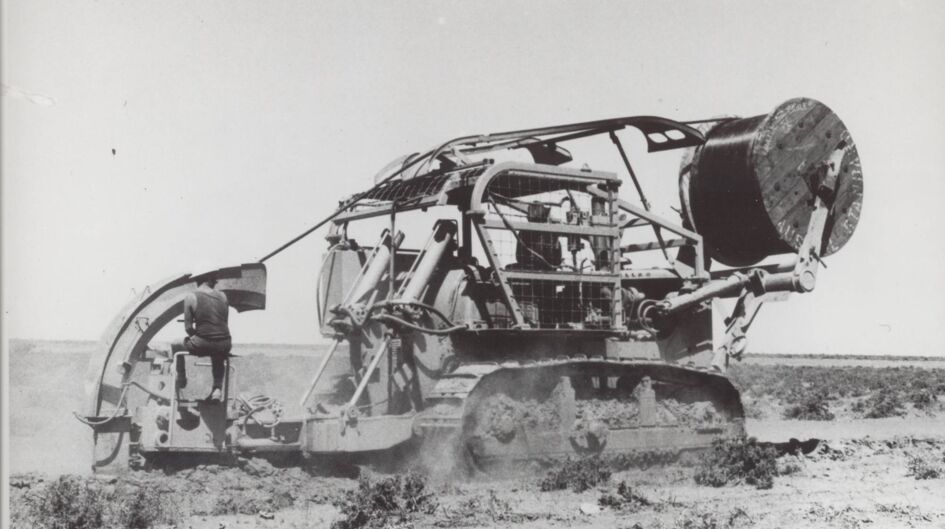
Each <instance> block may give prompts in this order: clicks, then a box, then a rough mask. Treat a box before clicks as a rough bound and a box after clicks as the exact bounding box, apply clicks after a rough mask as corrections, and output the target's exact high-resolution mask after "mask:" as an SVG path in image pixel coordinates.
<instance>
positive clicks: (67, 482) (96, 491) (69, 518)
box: [28, 476, 111, 529]
mask: <svg viewBox="0 0 945 529" xmlns="http://www.w3.org/2000/svg"><path fill="white" fill-rule="evenodd" d="M110 499H111V498H110V497H109V495H108V494H107V493H105V492H104V491H102V489H101V488H98V487H92V486H90V485H89V483H88V482H84V481H83V480H81V479H80V478H77V477H74V476H62V477H60V478H59V479H57V480H56V481H53V482H51V483H49V484H48V485H46V486H45V487H43V488H42V489H41V490H40V491H39V493H38V494H37V495H35V496H32V497H30V499H29V500H28V501H29V503H30V505H29V511H30V516H31V518H32V520H33V521H34V523H36V526H37V527H43V528H46V529H98V528H99V527H102V525H103V523H104V520H105V516H106V512H105V511H106V507H107V505H108V503H109V501H110Z"/></svg>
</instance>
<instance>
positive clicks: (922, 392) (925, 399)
mask: <svg viewBox="0 0 945 529" xmlns="http://www.w3.org/2000/svg"><path fill="white" fill-rule="evenodd" d="M909 400H910V401H911V402H912V405H913V406H915V407H916V409H919V410H926V409H929V408H931V407H932V405H933V404H935V403H936V402H938V396H937V395H936V394H935V390H933V389H931V388H928V387H921V388H916V389H913V390H912V393H910V394H909Z"/></svg>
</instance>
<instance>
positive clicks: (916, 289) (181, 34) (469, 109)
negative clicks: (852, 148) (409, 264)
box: [2, 0, 945, 355]
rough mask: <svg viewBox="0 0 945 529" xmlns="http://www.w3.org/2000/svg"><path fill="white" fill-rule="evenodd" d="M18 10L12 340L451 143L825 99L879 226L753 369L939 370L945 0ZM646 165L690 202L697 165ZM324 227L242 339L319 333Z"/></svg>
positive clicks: (652, 183)
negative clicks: (776, 359)
mask: <svg viewBox="0 0 945 529" xmlns="http://www.w3.org/2000/svg"><path fill="white" fill-rule="evenodd" d="M2 14H3V17H2V18H3V28H2V29H3V31H2V39H3V42H2V50H3V57H2V58H3V61H2V63H3V64H2V68H3V69H2V79H3V97H2V105H3V106H2V110H3V112H2V120H3V121H2V126H3V129H2V132H3V134H2V244H3V246H2V250H3V254H2V281H3V283H2V292H3V293H2V303H3V317H4V321H3V323H4V328H3V331H4V332H3V334H4V336H5V337H12V338H44V339H97V338H98V337H99V335H100V334H101V333H102V332H103V331H104V329H105V327H106V326H107V324H108V323H109V321H110V320H111V318H112V317H113V316H114V315H115V314H116V313H117V311H118V310H119V309H120V308H121V307H122V306H123V305H124V303H125V302H126V301H127V300H128V299H129V297H130V296H131V295H132V292H133V291H134V290H135V289H138V290H140V289H141V288H143V287H144V286H145V285H148V284H150V283H153V282H155V281H158V280H160V279H162V278H165V277H168V276H173V275H176V274H180V273H185V272H190V271H195V269H197V268H200V267H204V268H205V267H207V266H208V265H220V266H225V265H232V264H238V263H241V262H252V261H255V260H257V259H258V258H260V257H262V256H263V255H265V254H266V253H268V252H269V251H270V250H272V249H274V248H276V247H277V246H279V245H280V244H281V243H283V242H285V241H287V240H288V239H290V238H292V237H293V236H294V235H296V234H297V233H300V232H301V231H303V230H305V229H306V228H308V227H309V226H310V225H312V224H314V223H315V222H316V221H318V220H319V219H320V218H322V217H324V216H325V215H327V214H328V213H330V212H331V211H333V210H334V208H335V206H336V205H337V202H338V200H340V199H341V198H342V197H344V196H346V195H349V194H352V193H355V192H357V191H360V190H363V189H365V188H367V187H368V186H370V185H371V182H372V177H373V175H374V174H375V173H376V172H377V170H379V169H380V168H381V167H382V166H384V165H385V164H386V163H387V162H389V161H390V160H392V159H394V158H395V157H397V156H399V155H402V154H405V153H408V152H414V151H419V150H424V149H426V148H428V147H430V146H432V145H433V144H436V143H439V142H442V141H443V140H445V139H448V138H451V137H455V136H460V135H465V134H470V133H484V132H494V131H502V130H510V129H520V128H528V127H534V126H541V125H552V124H559V123H571V122H578V121H586V120H592V119H603V118H609V117H617V116H630V115H637V114H649V115H659V116H665V117H669V118H674V119H680V120H687V119H699V118H708V117H714V116H719V115H741V116H752V115H757V114H762V113H766V112H769V111H771V110H772V109H773V108H774V107H776V106H777V105H778V104H780V103H781V102H783V101H785V100H787V99H789V98H792V97H799V96H806V97H812V98H815V99H818V100H820V101H822V102H824V103H826V104H827V105H828V106H830V107H831V108H832V109H833V110H834V111H835V112H836V113H837V114H838V115H839V116H840V117H841V118H842V119H843V120H844V122H845V123H846V125H847V127H848V128H849V130H850V131H851V133H852V137H853V139H854V141H855V142H856V145H857V148H858V150H859V154H860V157H861V160H862V166H863V173H864V188H865V193H864V195H865V196H864V203H863V211H862V215H861V220H860V224H859V226H858V228H857V231H856V233H855V234H854V236H853V238H852V239H851V241H850V243H849V244H848V245H847V246H846V247H845V248H844V249H843V250H842V251H841V252H839V253H838V254H836V255H834V256H831V257H830V258H828V259H827V266H828V268H827V269H826V270H823V271H822V272H821V274H820V276H819V281H818V285H817V289H816V290H815V291H814V292H812V293H810V294H806V295H803V296H793V297H792V299H790V300H788V301H787V302H784V303H778V304H771V305H766V306H765V307H764V308H763V309H762V312H761V314H760V315H759V317H758V319H757V320H756V323H755V325H754V326H753V328H752V332H751V333H750V335H749V336H750V345H749V350H750V351H758V352H772V353H834V354H856V353H862V354H922V355H945V296H943V294H945V274H943V273H942V270H941V267H942V265H943V263H945V237H942V236H941V235H940V234H939V235H936V233H938V232H939V228H940V227H941V226H942V225H943V224H945V214H943V212H942V211H943V210H942V202H943V200H945V178H943V176H942V174H941V168H942V167H945V149H943V147H942V146H943V144H945V104H943V101H942V94H943V93H945V37H943V33H942V32H941V28H942V27H945V4H942V3H940V2H933V1H926V2H911V1H901V2H892V1H890V2H862V1H856V2H853V1H847V2H844V1H835V2H829V3H824V2H758V1H744V2H736V1H723V2H711V3H710V2H688V1H676V2H672V3H664V2H642V1H641V2H594V3H588V2H538V1H530V2H388V3H381V2H378V3H367V2H309V1H304V2H291V1H285V2H247V1H233V0H228V1H207V2H191V1H173V0H168V1H161V2H127V1H105V0H98V1H50V0H4V2H3V13H2ZM629 147H630V150H631V152H630V155H631V157H632V158H633V160H634V162H635V166H636V169H637V170H638V172H639V173H640V177H641V181H642V183H643V185H644V186H645V188H646V189H647V192H648V193H649V194H650V195H651V198H652V199H653V202H657V203H660V207H661V208H664V211H669V210H668V207H669V206H671V205H672V206H675V205H676V204H675V203H672V202H670V201H669V200H671V199H674V197H675V193H676V185H677V168H678V163H679V156H680V153H679V152H671V153H661V154H654V155H647V154H646V153H645V152H644V151H645V150H644V149H643V148H642V142H640V141H631V142H630V143H629ZM614 162H615V160H613V159H610V160H606V161H605V162H604V163H603V164H602V165H594V164H593V163H592V164H591V165H592V167H594V168H595V169H601V170H610V171H619V170H620V166H619V165H618V164H617V163H614ZM630 192H632V186H630V185H625V186H624V198H626V199H631V198H632V196H631V195H630ZM663 199H666V200H663ZM323 236H324V231H322V232H319V233H316V234H314V235H313V236H311V237H309V238H308V239H306V240H305V241H304V242H302V243H300V244H298V245H296V246H294V247H293V248H291V249H289V250H287V251H286V252H284V253H283V254H280V255H279V256H277V257H275V258H273V259H272V260H270V261H269V262H268V263H267V265H268V268H269V295H268V308H267V310H266V311H264V312H258V313H245V314H241V315H238V316H234V317H233V318H232V320H233V332H234V335H235V336H236V337H237V338H236V339H237V341H241V342H280V343H312V342H314V341H317V340H320V339H321V338H320V336H319V335H318V334H317V326H316V321H315V320H316V316H315V302H314V291H315V278H316V273H317V269H318V266H319V263H320V258H321V256H322V254H323V252H324V251H325V249H326V248H327V243H326V242H325V241H324V239H323Z"/></svg>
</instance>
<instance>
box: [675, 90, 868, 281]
mask: <svg viewBox="0 0 945 529" xmlns="http://www.w3.org/2000/svg"><path fill="white" fill-rule="evenodd" d="M838 148H843V149H844V157H843V161H842V164H841V168H840V174H839V177H838V180H837V184H836V187H835V192H834V199H833V200H834V202H833V206H832V209H831V213H830V215H829V217H828V219H827V225H826V227H825V229H824V241H823V247H822V248H821V250H822V251H821V254H822V255H830V254H832V253H834V252H836V251H838V250H839V249H840V248H842V247H843V246H844V245H845V244H846V242H847V241H848V240H849V239H850V237H851V236H852V234H853V231H854V230H855V229H856V225H857V222H858V220H859V216H860V209H861V206H862V202H863V174H862V171H861V168H860V158H859V155H858V154H857V151H856V146H855V145H854V144H853V140H852V138H851V137H850V133H849V131H848V130H847V128H846V126H845V125H844V124H843V122H842V121H840V118H839V117H837V115H836V114H834V113H833V111H831V110H830V109H829V108H828V107H827V106H826V105H824V104H822V103H820V102H818V101H815V100H813V99H806V98H798V99H791V100H789V101H787V102H785V103H783V104H781V105H780V106H778V107H777V108H776V109H774V111H773V112H771V113H770V114H765V115H761V116H755V117H750V118H740V119H729V120H724V121H721V122H719V123H717V124H715V125H714V126H711V127H710V128H708V129H707V131H706V141H705V143H704V144H703V145H700V146H699V147H696V148H695V149H693V150H692V151H691V152H690V153H687V154H686V155H685V156H684V158H683V162H682V168H681V171H680V195H681V199H682V203H683V206H684V209H685V212H686V220H687V221H688V223H689V224H691V225H692V226H693V227H694V229H695V230H696V231H697V232H698V233H700V234H701V235H702V236H703V238H704V240H705V245H706V251H707V255H708V256H709V257H712V258H713V259H715V260H716V261H719V262H721V263H723V264H726V265H730V266H747V265H751V264H754V263H757V262H758V261H761V260H762V259H764V258H765V257H768V256H771V255H777V254H783V253H789V252H796V251H797V250H798V249H799V248H800V246H801V243H802V242H803V240H804V235H805V234H806V231H807V226H808V223H809V221H810V214H811V212H812V211H813V208H814V203H815V190H816V188H817V185H818V182H819V180H820V178H821V177H822V175H823V174H824V170H825V163H826V161H827V160H828V158H829V157H830V155H831V154H832V153H833V152H834V151H835V150H836V149H838Z"/></svg>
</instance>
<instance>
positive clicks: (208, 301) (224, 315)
mask: <svg viewBox="0 0 945 529" xmlns="http://www.w3.org/2000/svg"><path fill="white" fill-rule="evenodd" d="M216 284H217V278H216V275H215V274H214V273H210V274H207V275H205V276H202V277H201V278H200V279H199V280H198V283H197V290H196V291H194V292H192V293H190V294H188V295H187V297H185V298H184V330H185V331H186V332H187V337H186V338H184V339H182V340H179V341H177V342H174V343H173V344H171V351H172V352H178V351H187V352H188V353H190V354H192V355H194V356H198V357H207V356H209V357H210V362H211V371H212V374H213V389H212V390H211V392H210V396H209V397H207V400H208V401H219V400H220V399H221V398H222V397H223V376H224V370H225V369H226V367H225V361H226V359H227V358H228V357H229V355H230V348H231V347H232V343H231V341H230V328H229V325H228V323H227V321H228V317H229V303H228V302H227V299H226V294H224V293H223V292H221V291H219V290H216V289H215V288H214V287H215V286H216ZM177 385H178V388H184V387H187V373H186V370H185V367H184V358H183V357H178V359H177Z"/></svg>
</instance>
